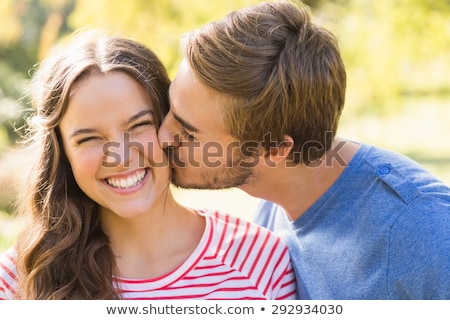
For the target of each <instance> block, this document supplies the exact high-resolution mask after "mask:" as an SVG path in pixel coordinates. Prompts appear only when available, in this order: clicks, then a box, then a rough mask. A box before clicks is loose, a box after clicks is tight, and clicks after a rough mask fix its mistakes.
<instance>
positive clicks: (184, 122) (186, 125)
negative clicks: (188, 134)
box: [172, 111, 200, 132]
mask: <svg viewBox="0 0 450 320" xmlns="http://www.w3.org/2000/svg"><path fill="white" fill-rule="evenodd" d="M172 115H173V117H174V118H175V120H177V121H178V122H179V123H180V124H181V125H182V126H183V127H184V128H186V129H187V130H189V131H192V132H200V130H199V129H197V128H196V127H194V126H193V125H191V124H189V123H187V122H186V121H184V120H183V119H182V118H181V117H180V116H179V115H177V114H176V113H174V112H173V111H172Z"/></svg>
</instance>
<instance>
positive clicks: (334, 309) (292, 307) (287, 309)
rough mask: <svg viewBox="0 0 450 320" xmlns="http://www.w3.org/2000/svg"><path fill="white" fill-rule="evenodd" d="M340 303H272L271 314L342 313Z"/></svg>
mask: <svg viewBox="0 0 450 320" xmlns="http://www.w3.org/2000/svg"><path fill="white" fill-rule="evenodd" d="M343 312H344V308H343V307H342V305H340V304H336V305H334V304H313V305H310V304H273V305H272V314H342V313H343Z"/></svg>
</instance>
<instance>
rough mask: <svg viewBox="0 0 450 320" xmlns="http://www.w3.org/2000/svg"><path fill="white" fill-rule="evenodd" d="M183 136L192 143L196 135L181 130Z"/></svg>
mask: <svg viewBox="0 0 450 320" xmlns="http://www.w3.org/2000/svg"><path fill="white" fill-rule="evenodd" d="M181 135H182V136H183V138H185V139H186V140H188V141H192V140H194V139H195V135H194V134H193V133H189V132H187V131H186V129H185V128H182V129H181Z"/></svg>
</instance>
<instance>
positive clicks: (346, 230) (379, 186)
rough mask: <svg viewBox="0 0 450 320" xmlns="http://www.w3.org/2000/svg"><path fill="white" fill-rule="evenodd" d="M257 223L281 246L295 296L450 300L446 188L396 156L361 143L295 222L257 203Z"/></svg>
mask: <svg viewBox="0 0 450 320" xmlns="http://www.w3.org/2000/svg"><path fill="white" fill-rule="evenodd" d="M299 199H300V200H299V201H301V194H299ZM255 222H257V223H258V224H260V225H263V226H265V227H267V228H268V229H270V230H273V231H275V232H276V233H278V234H279V235H281V236H282V237H283V238H284V240H285V241H286V242H287V244H288V246H289V249H290V253H291V257H292V259H293V264H294V268H295V271H296V275H297V287H298V293H299V298H300V299H340V300H345V299H450V188H449V187H448V186H446V185H445V184H444V183H443V182H441V181H439V180H438V179H437V178H435V177H434V176H433V175H431V174H430V173H429V172H427V171H426V170H425V169H423V168H422V167H421V166H419V165H418V164H417V163H416V162H414V161H412V160H411V159H409V158H407V157H405V156H402V155H400V154H397V153H394V152H391V151H387V150H383V149H380V148H376V147H373V146H369V145H364V144H362V145H361V147H360V149H359V150H358V152H357V153H356V154H355V156H354V157H353V159H352V160H351V162H350V163H349V165H348V167H346V169H345V170H344V171H343V173H342V174H341V176H340V177H339V179H338V180H337V181H336V182H335V183H334V184H333V185H332V186H331V187H330V188H329V189H328V190H327V192H326V193H324V194H323V195H322V196H321V198H319V199H318V201H316V202H315V203H314V204H313V205H312V206H311V207H310V208H309V209H308V210H307V211H306V212H305V213H304V214H303V215H302V216H300V218H298V219H297V220H296V221H290V220H289V218H288V217H287V215H286V213H285V212H284V210H283V209H282V208H281V207H279V206H277V205H275V204H273V203H270V202H267V201H263V202H262V203H261V204H260V207H259V209H258V212H257V215H256V217H255Z"/></svg>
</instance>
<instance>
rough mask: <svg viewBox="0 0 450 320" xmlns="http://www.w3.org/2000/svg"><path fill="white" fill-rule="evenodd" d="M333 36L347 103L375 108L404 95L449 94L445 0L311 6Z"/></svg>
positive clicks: (360, 0)
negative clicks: (338, 48)
mask: <svg viewBox="0 0 450 320" xmlns="http://www.w3.org/2000/svg"><path fill="white" fill-rule="evenodd" d="M317 10H318V11H317V12H316V15H317V16H318V17H319V19H318V20H319V21H320V22H322V23H324V24H325V25H327V26H328V27H329V28H330V29H331V30H333V31H334V32H335V33H336V34H337V35H338V37H339V40H340V43H341V48H342V53H343V57H344V60H345V63H346V67H347V72H348V91H347V92H348V94H347V106H346V108H347V109H349V108H350V109H352V108H359V109H365V110H369V111H370V110H373V109H374V108H377V109H380V108H383V107H384V106H385V108H388V106H389V103H388V102H394V105H395V103H396V101H397V100H398V99H399V98H400V97H401V96H405V95H448V94H450V64H449V63H448V62H449V61H450V1H447V0H436V1H435V0H395V1H394V0H380V1H366V0H340V1H329V2H326V3H323V5H322V6H320V8H318V9H317Z"/></svg>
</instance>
